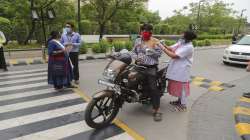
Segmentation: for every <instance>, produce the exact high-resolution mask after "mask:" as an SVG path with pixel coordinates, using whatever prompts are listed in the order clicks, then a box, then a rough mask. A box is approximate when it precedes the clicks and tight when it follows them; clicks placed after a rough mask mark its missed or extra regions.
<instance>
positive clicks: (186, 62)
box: [166, 42, 194, 82]
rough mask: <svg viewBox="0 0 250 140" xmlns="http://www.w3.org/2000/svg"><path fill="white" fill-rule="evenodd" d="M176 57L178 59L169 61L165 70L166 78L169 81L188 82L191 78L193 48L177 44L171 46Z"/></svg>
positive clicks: (184, 44) (189, 44)
mask: <svg viewBox="0 0 250 140" xmlns="http://www.w3.org/2000/svg"><path fill="white" fill-rule="evenodd" d="M171 48H172V49H173V50H175V53H176V55H178V56H179V57H180V58H178V59H171V60H170V62H169V66H168V69H167V74H166V77H167V78H168V79H170V80H174V81H179V82H188V81H189V80H190V76H191V66H192V64H193V53H194V47H193V44H192V43H191V42H190V43H182V42H178V43H176V44H175V45H173V46H171Z"/></svg>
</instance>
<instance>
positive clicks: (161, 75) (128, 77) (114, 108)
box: [85, 50, 167, 129]
mask: <svg viewBox="0 0 250 140" xmlns="http://www.w3.org/2000/svg"><path fill="white" fill-rule="evenodd" d="M146 51H147V54H148V55H150V54H152V53H154V52H153V51H152V50H146ZM131 62H132V57H131V55H130V54H129V53H127V52H125V53H119V54H116V55H112V56H111V57H110V61H109V63H108V64H107V66H106V67H105V69H104V72H103V79H100V80H98V83H99V84H101V85H104V86H106V89H104V90H102V91H100V92H97V93H95V94H94V95H93V98H92V100H91V101H90V102H89V104H88V105H87V108H86V112H85V121H86V123H87V125H88V126H90V127H92V128H95V129H101V128H104V127H107V126H108V125H110V123H111V122H112V121H113V120H114V119H115V117H116V116H117V114H118V112H119V109H120V108H122V106H123V104H124V103H125V102H127V103H142V104H149V103H151V99H150V97H149V96H147V94H145V89H146V88H145V86H146V85H145V84H144V82H143V81H144V80H143V79H144V78H145V75H144V71H145V70H146V69H147V67H144V66H141V65H137V64H132V63H131ZM166 69H167V67H166V66H165V67H163V68H162V69H160V70H158V71H157V86H158V88H159V89H160V93H161V95H163V93H164V92H165V89H166V78H165V75H166Z"/></svg>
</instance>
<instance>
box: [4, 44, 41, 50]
mask: <svg viewBox="0 0 250 140" xmlns="http://www.w3.org/2000/svg"><path fill="white" fill-rule="evenodd" d="M37 48H42V46H41V45H40V44H37V43H30V44H28V45H20V44H18V43H17V42H9V43H8V44H7V45H5V46H4V49H37Z"/></svg>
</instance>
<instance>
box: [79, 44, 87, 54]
mask: <svg viewBox="0 0 250 140" xmlns="http://www.w3.org/2000/svg"><path fill="white" fill-rule="evenodd" d="M79 51H80V54H86V53H87V51H88V48H87V45H86V44H85V43H83V44H82V46H81V47H80V50H79Z"/></svg>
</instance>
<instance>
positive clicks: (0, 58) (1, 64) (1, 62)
mask: <svg viewBox="0 0 250 140" xmlns="http://www.w3.org/2000/svg"><path fill="white" fill-rule="evenodd" d="M5 42H6V38H5V36H4V34H3V32H2V31H0V68H1V69H3V70H4V71H8V69H7V65H6V62H5V58H4V51H3V44H4V43H5Z"/></svg>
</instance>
